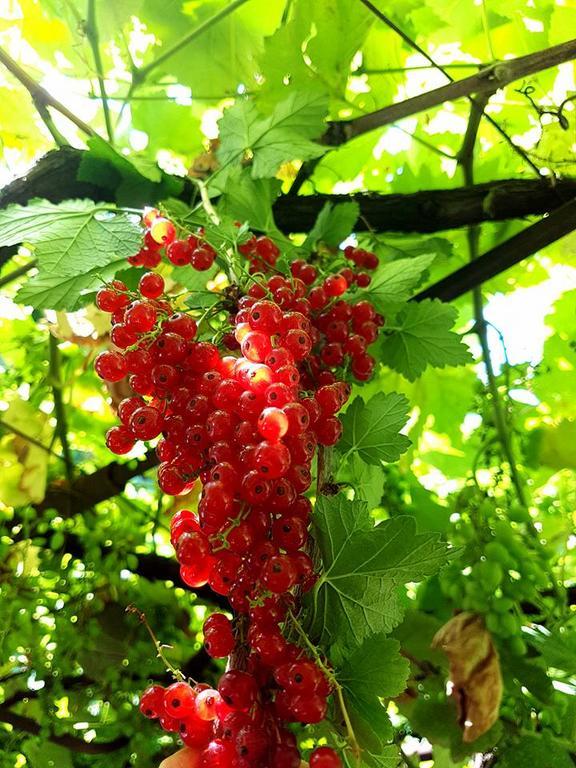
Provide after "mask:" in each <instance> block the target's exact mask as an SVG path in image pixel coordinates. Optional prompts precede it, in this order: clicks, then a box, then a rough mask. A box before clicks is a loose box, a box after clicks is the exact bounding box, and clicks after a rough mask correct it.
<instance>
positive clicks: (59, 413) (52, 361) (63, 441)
mask: <svg viewBox="0 0 576 768" xmlns="http://www.w3.org/2000/svg"><path fill="white" fill-rule="evenodd" d="M49 365H50V368H49V371H50V384H51V386H52V397H53V399H54V415H55V417H56V434H57V435H58V439H59V440H60V445H61V446H62V455H63V458H64V463H65V465H66V478H67V480H68V483H69V484H72V481H73V479H74V462H73V460H72V454H71V451H70V444H69V442H68V422H67V420H66V408H65V405H64V398H63V397H62V378H61V373H60V349H59V348H58V339H57V338H56V337H55V336H53V335H52V334H51V333H50V334H49Z"/></svg>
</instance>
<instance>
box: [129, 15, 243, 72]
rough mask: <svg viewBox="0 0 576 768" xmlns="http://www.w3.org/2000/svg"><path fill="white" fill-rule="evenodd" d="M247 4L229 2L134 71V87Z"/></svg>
mask: <svg viewBox="0 0 576 768" xmlns="http://www.w3.org/2000/svg"><path fill="white" fill-rule="evenodd" d="M247 2H248V0H234V2H231V3H229V4H228V5H226V6H224V8H222V10H220V11H218V13H215V14H214V16H211V17H210V18H209V19H206V21H204V22H203V23H202V24H199V25H198V26H197V27H196V28H195V29H193V30H192V31H191V32H189V33H188V34H187V35H184V37H183V38H182V39H181V40H179V41H178V42H177V43H174V45H173V46H171V47H170V48H168V49H167V50H165V51H164V53H161V54H160V56H158V57H157V58H156V59H154V61H151V62H150V63H149V64H146V66H144V67H140V68H138V69H136V70H135V71H134V73H133V78H132V79H133V82H134V83H135V85H139V84H140V83H142V82H143V81H144V80H145V79H146V77H147V76H148V75H149V74H150V72H152V70H154V69H157V68H158V67H159V66H160V64H163V63H164V62H165V61H167V60H168V59H171V58H172V56H174V55H175V54H177V53H179V52H180V51H181V50H182V49H183V48H185V47H186V46H187V45H189V44H190V43H191V42H193V41H194V40H196V39H197V38H198V37H200V35H202V34H203V33H204V32H206V31H207V30H208V29H210V28H211V27H213V26H214V25H215V24H217V23H218V22H219V21H221V20H222V19H224V18H225V17H226V16H229V15H230V14H231V13H233V12H234V11H235V10H236V9H237V8H240V6H242V5H244V4H245V3H247Z"/></svg>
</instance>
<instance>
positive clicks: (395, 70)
mask: <svg viewBox="0 0 576 768" xmlns="http://www.w3.org/2000/svg"><path fill="white" fill-rule="evenodd" d="M443 66H444V69H485V68H486V67H489V66H490V64H489V63H482V62H478V63H477V64H474V63H473V62H470V63H468V62H456V63H454V64H444V65H443ZM427 69H437V67H436V64H420V65H418V66H414V67H388V68H385V69H372V68H371V67H360V68H359V69H356V70H354V72H353V74H354V75H401V74H403V73H404V72H420V71H422V70H427Z"/></svg>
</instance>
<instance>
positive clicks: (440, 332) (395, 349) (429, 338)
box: [380, 299, 472, 381]
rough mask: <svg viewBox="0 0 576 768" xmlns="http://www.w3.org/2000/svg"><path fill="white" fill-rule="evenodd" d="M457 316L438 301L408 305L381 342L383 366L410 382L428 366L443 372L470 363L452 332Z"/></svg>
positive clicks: (465, 350) (450, 308)
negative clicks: (440, 369)
mask: <svg viewBox="0 0 576 768" xmlns="http://www.w3.org/2000/svg"><path fill="white" fill-rule="evenodd" d="M457 315H458V311H457V310H456V308H455V307H452V306H450V305H448V304H443V303H442V302H441V301H439V300H437V299H435V300H431V299H426V300H425V301H422V302H419V303H411V304H408V305H407V306H406V307H405V308H404V309H403V310H401V311H400V312H399V313H398V315H397V316H396V317H395V319H394V325H395V327H394V329H393V330H392V331H391V332H390V333H388V334H384V335H383V336H382V338H381V341H380V352H381V355H382V360H383V362H384V363H385V364H386V365H388V366H389V367H390V368H393V369H394V370H395V371H398V372H399V373H401V374H402V375H403V376H406V378H407V379H409V380H410V381H414V379H416V378H417V377H418V376H420V374H421V373H423V371H424V370H425V368H426V366H427V365H431V366H433V367H435V368H444V367H445V366H447V365H465V364H466V363H469V362H471V360H472V355H471V354H470V351H469V350H468V347H467V346H466V345H465V344H464V343H463V342H462V339H461V337H460V336H459V335H458V334H457V333H454V332H453V331H452V330H451V328H452V326H453V325H454V323H455V322H456V317H457Z"/></svg>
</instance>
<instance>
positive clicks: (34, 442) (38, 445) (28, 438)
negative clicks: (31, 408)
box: [0, 419, 65, 461]
mask: <svg viewBox="0 0 576 768" xmlns="http://www.w3.org/2000/svg"><path fill="white" fill-rule="evenodd" d="M0 427H2V428H3V429H5V430H7V431H8V432H13V433H14V434H15V435H18V437H21V438H22V440H26V441H27V442H28V443H32V445H35V446H36V448H40V449H41V450H42V451H46V453H49V454H50V456H54V458H56V459H60V461H65V459H64V456H62V455H61V454H60V453H57V452H56V451H54V450H53V449H52V448H50V446H48V445H44V443H41V442H40V440H37V439H36V438H35V437H32V436H31V435H27V434H26V433H25V432H22V430H20V429H18V427H15V426H14V425H13V424H9V423H8V422H7V421H3V420H2V419H0Z"/></svg>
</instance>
